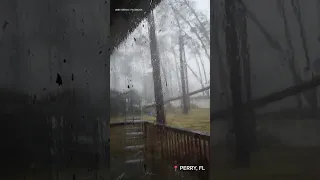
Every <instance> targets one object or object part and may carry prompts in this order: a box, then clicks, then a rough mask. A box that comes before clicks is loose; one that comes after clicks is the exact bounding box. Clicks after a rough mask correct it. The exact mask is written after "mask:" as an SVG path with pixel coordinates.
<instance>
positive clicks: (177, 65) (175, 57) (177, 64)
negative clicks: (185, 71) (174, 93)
mask: <svg viewBox="0 0 320 180" xmlns="http://www.w3.org/2000/svg"><path fill="white" fill-rule="evenodd" d="M172 53H173V56H174V57H173V60H174V63H175V72H176V76H177V82H178V91H179V92H181V91H182V85H181V80H180V76H179V63H178V61H177V54H176V52H175V51H174V49H173V48H172Z"/></svg>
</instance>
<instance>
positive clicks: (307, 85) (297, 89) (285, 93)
mask: <svg viewBox="0 0 320 180" xmlns="http://www.w3.org/2000/svg"><path fill="white" fill-rule="evenodd" d="M319 85H320V77H314V78H312V79H311V80H309V81H305V82H303V83H301V84H298V85H294V86H291V87H289V88H286V89H284V90H282V91H277V92H273V93H271V94H269V95H267V96H264V97H261V98H258V99H254V100H252V101H250V102H248V103H246V104H244V107H248V106H251V107H252V108H260V107H264V106H266V105H268V104H269V103H271V102H275V101H279V100H282V99H284V98H286V97H290V96H294V95H296V94H299V93H302V92H303V91H307V90H309V89H312V88H316V87H317V86H319ZM231 112H232V108H228V109H224V110H221V111H218V112H214V113H212V114H211V115H210V121H214V119H217V118H222V117H226V116H227V115H229V114H230V113H231Z"/></svg>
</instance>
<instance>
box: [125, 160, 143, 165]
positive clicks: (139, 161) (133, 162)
mask: <svg viewBox="0 0 320 180" xmlns="http://www.w3.org/2000/svg"><path fill="white" fill-rule="evenodd" d="M141 162H144V159H132V160H127V161H126V164H136V163H141Z"/></svg>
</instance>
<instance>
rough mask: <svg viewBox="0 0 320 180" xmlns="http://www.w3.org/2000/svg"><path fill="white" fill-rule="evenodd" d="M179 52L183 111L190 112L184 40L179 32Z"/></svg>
mask: <svg viewBox="0 0 320 180" xmlns="http://www.w3.org/2000/svg"><path fill="white" fill-rule="evenodd" d="M179 54H180V77H181V85H182V96H183V98H182V105H183V113H184V114H188V110H189V109H188V96H187V88H186V77H185V74H184V73H185V68H184V64H185V63H184V61H183V40H182V35H181V34H179Z"/></svg>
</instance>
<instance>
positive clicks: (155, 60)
mask: <svg viewBox="0 0 320 180" xmlns="http://www.w3.org/2000/svg"><path fill="white" fill-rule="evenodd" d="M148 22H149V38H150V54H151V64H152V69H153V83H154V96H155V101H156V111H157V123H159V124H165V123H166V119H165V113H164V104H163V92H162V83H161V74H160V56H159V50H158V45H157V38H156V33H155V22H154V16H153V12H152V11H151V12H150V14H149V16H148Z"/></svg>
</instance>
